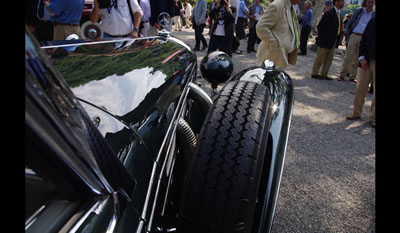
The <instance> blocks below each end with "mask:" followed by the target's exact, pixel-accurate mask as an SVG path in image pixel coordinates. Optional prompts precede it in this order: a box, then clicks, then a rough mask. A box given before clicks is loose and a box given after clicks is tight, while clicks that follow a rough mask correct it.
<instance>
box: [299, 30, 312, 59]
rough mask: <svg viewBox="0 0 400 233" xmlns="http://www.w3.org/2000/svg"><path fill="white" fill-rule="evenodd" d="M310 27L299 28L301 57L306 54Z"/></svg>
mask: <svg viewBox="0 0 400 233" xmlns="http://www.w3.org/2000/svg"><path fill="white" fill-rule="evenodd" d="M310 32H311V26H310V25H305V26H303V27H302V28H301V34H300V53H301V54H303V55H306V54H307V41H308V37H309V36H310Z"/></svg>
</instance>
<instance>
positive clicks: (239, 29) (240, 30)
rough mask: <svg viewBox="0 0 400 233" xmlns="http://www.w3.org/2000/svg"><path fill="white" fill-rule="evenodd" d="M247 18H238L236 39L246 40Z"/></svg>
mask: <svg viewBox="0 0 400 233" xmlns="http://www.w3.org/2000/svg"><path fill="white" fill-rule="evenodd" d="M245 21H246V18H242V17H238V20H237V24H236V28H235V29H236V37H237V38H238V39H239V40H243V39H246V33H245V31H244V23H245Z"/></svg>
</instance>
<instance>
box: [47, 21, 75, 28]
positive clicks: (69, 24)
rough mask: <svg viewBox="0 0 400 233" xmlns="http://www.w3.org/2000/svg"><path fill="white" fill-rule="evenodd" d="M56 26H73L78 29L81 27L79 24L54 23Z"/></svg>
mask: <svg viewBox="0 0 400 233" xmlns="http://www.w3.org/2000/svg"><path fill="white" fill-rule="evenodd" d="M53 24H54V25H66V26H73V27H77V26H79V24H73V23H56V22H54V23H53Z"/></svg>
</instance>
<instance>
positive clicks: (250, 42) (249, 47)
mask: <svg viewBox="0 0 400 233" xmlns="http://www.w3.org/2000/svg"><path fill="white" fill-rule="evenodd" d="M256 25H257V22H256V23H255V24H254V27H252V28H249V39H248V40H247V51H251V50H254V44H255V43H256V41H257V40H260V39H259V38H258V36H257V33H256Z"/></svg>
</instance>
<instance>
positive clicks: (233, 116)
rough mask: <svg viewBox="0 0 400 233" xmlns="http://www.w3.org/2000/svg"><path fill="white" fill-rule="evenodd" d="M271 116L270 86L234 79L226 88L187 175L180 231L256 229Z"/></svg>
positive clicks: (211, 113)
mask: <svg viewBox="0 0 400 233" xmlns="http://www.w3.org/2000/svg"><path fill="white" fill-rule="evenodd" d="M270 120H271V110H270V98H269V91H268V89H267V87H266V86H263V85H260V84H256V83H253V82H244V81H232V82H229V83H227V85H226V86H225V87H224V88H223V89H222V91H221V93H220V94H219V96H218V97H217V99H216V101H215V102H214V104H213V106H212V108H211V109H210V111H209V112H208V114H207V117H206V119H205V122H204V124H203V126H202V129H201V132H200V135H199V139H198V143H197V146H196V150H195V154H194V157H193V162H192V165H191V166H192V167H191V169H189V172H188V174H187V176H186V181H185V184H184V191H183V196H182V201H181V210H180V220H181V221H180V225H179V228H180V229H179V232H184V233H189V232H190V233H196V232H207V233H214V232H218V233H221V232H229V233H231V232H250V231H251V228H252V223H253V216H254V212H255V211H254V210H255V206H256V202H257V194H258V189H259V185H260V179H261V174H262V168H263V163H264V157H265V154H266V150H267V146H268V145H267V142H268V134H269V125H270ZM263 179H267V177H263Z"/></svg>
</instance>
